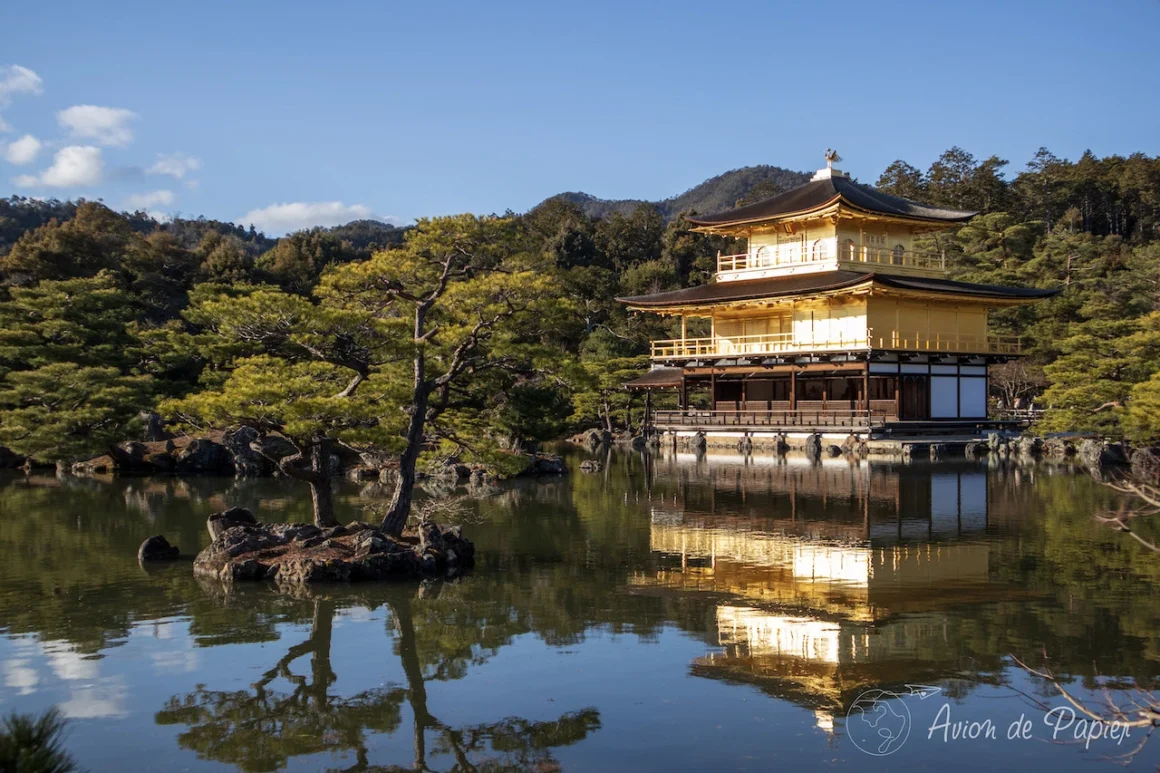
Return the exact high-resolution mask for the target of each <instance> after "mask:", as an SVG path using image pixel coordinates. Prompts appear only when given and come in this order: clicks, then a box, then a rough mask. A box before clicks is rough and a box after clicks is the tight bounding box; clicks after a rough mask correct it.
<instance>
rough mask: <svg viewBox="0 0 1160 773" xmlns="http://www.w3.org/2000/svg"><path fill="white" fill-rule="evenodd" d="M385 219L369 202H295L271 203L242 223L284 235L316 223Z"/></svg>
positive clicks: (338, 223) (251, 211)
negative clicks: (372, 209)
mask: <svg viewBox="0 0 1160 773" xmlns="http://www.w3.org/2000/svg"><path fill="white" fill-rule="evenodd" d="M367 219H371V220H382V221H384V222H387V221H388V218H383V217H377V216H375V215H374V214H372V211H371V208H370V207H368V206H367V205H365V204H343V203H342V202H341V201H293V202H287V203H285V204H271V205H270V206H268V207H263V208H262V209H254V210H250V211H249V212H247V213H246V214H244V215H242V216H241V217H240V218H239V219H238V222H239V223H240V224H242V225H250V224H251V223H252V224H253V225H254V226H255V227H257V228H258V229H259V230H262V231H265V232H266V233H269V234H275V235H276V234H284V233H290V232H293V231H301V230H303V229H305V228H312V227H314V226H334V225H343V224H345V223H349V222H350V221H352V220H367Z"/></svg>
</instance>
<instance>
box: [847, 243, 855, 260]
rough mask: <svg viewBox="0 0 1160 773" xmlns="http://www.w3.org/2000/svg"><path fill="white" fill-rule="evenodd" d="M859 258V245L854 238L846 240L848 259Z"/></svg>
mask: <svg viewBox="0 0 1160 773" xmlns="http://www.w3.org/2000/svg"><path fill="white" fill-rule="evenodd" d="M857 259H858V245H856V244H854V240H853V239H847V240H846V260H857Z"/></svg>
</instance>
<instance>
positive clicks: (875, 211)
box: [688, 154, 976, 282]
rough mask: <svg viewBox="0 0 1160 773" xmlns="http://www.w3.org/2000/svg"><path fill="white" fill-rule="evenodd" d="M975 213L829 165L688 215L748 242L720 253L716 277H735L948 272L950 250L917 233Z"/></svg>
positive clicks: (706, 228)
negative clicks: (738, 203)
mask: <svg viewBox="0 0 1160 773" xmlns="http://www.w3.org/2000/svg"><path fill="white" fill-rule="evenodd" d="M834 157H835V158H836V156H834ZM827 158H828V159H830V158H831V154H828V155H827ZM975 214H976V213H974V212H966V211H961V210H952V209H945V208H940V207H930V206H926V205H924V204H919V203H918V202H915V201H911V200H909V199H904V198H901V197H898V196H893V195H890V194H887V193H884V192H882V191H880V190H877V189H875V188H872V187H870V186H867V185H862V184H860V183H856V182H854V181H852V180H851V179H850V177H849V175H847V174H846V173H845V172H842V171H840V170H838V169H834V168H832V166H827V167H826V168H825V169H820V170H818V172H817V173H816V174H815V175H814V177H813V179H811V180H810V181H809V182H808V183H806V184H804V185H801V186H798V187H797V188H794V189H792V190H789V191H786V192H784V193H781V194H779V195H777V196H774V197H772V198H769V199H765V200H763V201H759V202H757V203H755V204H750V205H747V206H743V207H738V208H736V209H733V210H730V211H728V212H722V213H719V214H715V215H706V216H690V217H689V218H688V219H689V221H690V222H691V223H693V225H694V226H695V227H696V230H698V231H701V232H704V233H714V234H722V235H728V236H733V237H736V238H740V239H744V240H745V243H746V249H745V251H744V252H741V253H738V254H733V255H718V260H717V277H716V279H717V281H718V282H729V281H737V280H746V279H763V278H768V277H780V276H792V275H795V274H806V273H816V272H825V271H837V270H847V271H862V272H875V273H880V274H881V273H888V274H898V275H904V276H907V275H909V276H926V277H940V276H945V274H946V264H945V260H944V257H943V255H942V254H940V253H937V252H925V251H923V250H922V249H920V247H919V244H918V241H917V238H918V237H919V236H921V235H922V234H925V233H929V232H931V231H935V230H939V229H943V228H948V227H953V226H956V225H961V224H962V223H964V222H965V221H967V220H969V219H970V218H971V217H973V216H974V215H975Z"/></svg>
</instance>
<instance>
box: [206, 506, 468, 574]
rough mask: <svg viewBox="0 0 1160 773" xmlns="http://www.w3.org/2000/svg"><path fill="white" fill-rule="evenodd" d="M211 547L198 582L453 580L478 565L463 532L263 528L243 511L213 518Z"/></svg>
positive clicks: (356, 525) (423, 526)
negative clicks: (393, 533) (397, 535)
mask: <svg viewBox="0 0 1160 773" xmlns="http://www.w3.org/2000/svg"><path fill="white" fill-rule="evenodd" d="M208 527H209V533H210V536H211V537H212V538H213V541H212V542H211V543H210V544H209V546H208V547H206V548H205V549H204V550H202V551H201V552H200V553H199V554H198V555H197V558H195V559H194V562H193V573H194V576H196V577H200V578H204V579H213V580H218V581H221V582H225V583H232V582H234V581H245V580H252V581H257V580H266V581H270V582H274V583H275V584H277V585H282V586H285V585H300V584H303V583H311V582H356V581H360V580H387V579H396V578H397V579H409V578H419V577H443V576H454V575H455V574H458V573H459V572H461V571H462V570H464V569H468V568H470V567H471V566H472V564H473V563H474V559H475V546H474V545H473V544H472V543H471V541H470V540H467V539H465V538H464V537H463V535H462V532H461V530H460V528H459V527H457V526H455V527H440V526H438V525H436V524H433V523H427V522H424V523H420V524H419V525H418V526H417V527H416V528H415V529H414V530H410V531H405V532H404V533H403V534H402V535H401V536H399V537H393V536H389V535H387V534H385V533H383V532H382V531H381V530H380V529H379V528H378V527H377V526H374V525H372V524H369V523H363V522H360V521H355V522H353V523H349V524H347V525H345V526H332V527H329V528H319V527H317V526H314V525H312V524H302V523H276V524H263V523H259V522H258V521H257V519H256V518H254V516H253V514H252V513H250V512H249V511H248V510H245V509H243V508H233V509H232V510H227V511H225V512H223V513H215V514H214V515H211V516H210V517H209V521H208Z"/></svg>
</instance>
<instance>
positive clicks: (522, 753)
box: [156, 589, 600, 771]
mask: <svg viewBox="0 0 1160 773" xmlns="http://www.w3.org/2000/svg"><path fill="white" fill-rule="evenodd" d="M386 605H387V608H388V609H389V610H390V612H391V620H392V625H393V627H394V631H395V649H396V652H397V655H398V657H399V660H400V662H401V664H402V668H403V673H404V675H405V679H406V686H405V687H392V688H380V689H374V690H367V691H364V692H361V693H358V694H357V695H354V696H351V697H342V696H340V695H336V694H333V693H332V691H331V687H332V685H333V684H334V682H335V681H336V675H335V672H334V670H333V668H332V665H331V658H330V646H331V638H332V621H333V618H334V614H335V604H334V602H333V601H332V600H329V599H315V600H314V601H313V612H312V617H311V625H310V634H309V636H308V637H307V638H306V640H305V641H302V642H300V643H299V644H296V645H294V646H292V647H290V648H289V649H288V650H287V651H286V653H285V654H284V655H283V656H282V658H281V659H280V660H279V661H278V662H277V663H275V664H274V665H273V666H272V667H271V668H270V669H269V670H268V671H266V672H265V673H264V674H263V675H262V678H261V679H259V680H258V681H257V682H256V683H255V684H253V685H251V687H250V689H248V690H237V691H215V690H208V689H206V688H204V687H201V688H198V689H197V690H195V691H194V692H192V693H189V694H187V695H184V696H176V697H174V698H172V699H171V700H170V701H169V703H168V704H167V705H166V707H165V708H164V709H163V710H162V711H160V712H158V714H157V717H156V719H157V722H158V723H159V724H183V725H188V726H189V729H188V730H186V731H184V732H182V733H181V734H180V735H179V736H178V741H179V743H180V744H181V745H182V746H184V747H186V748H189V749H192V750H194V751H196V752H197V753H198V754H199V755H200V756H201V757H203V758H207V759H212V760H216V761H219V762H225V763H230V764H234V765H237V766H239V767H240V768H242V769H243V770H247V771H267V770H275V769H277V768H279V767H282V766H284V765H285V764H286V762H287V761H288V760H289V759H290V758H291V757H296V756H301V755H311V754H319V753H322V752H330V753H339V752H352V753H353V755H354V764H353V766H351V767H347V768H344V770H349V771H373V770H389V769H399V768H382V767H378V766H373V765H371V764H370V762H369V755H368V747H367V734H368V733H393V732H395V731H397V730H399V729H400V726H401V707H402V704H403V703H404V702H406V703H407V704H408V706H409V708H410V710H411V716H412V727H411V733H412V738H413V747H414V762H413V769H414V770H431V769H432V768H431V765H430V762H429V758H430V757H431V756H444V757H447V758H448V759H449V760H450V761H451V767H450V769H451V770H455V771H474V770H539V771H544V770H553V769H556V768H557V767H558V764H557V763H556V761H555V759H554V757H553V755H552V750H553V749H554V748H556V747H559V746H564V745H568V744H572V743H576V742H577V741H580V740H582V739H583V738H585V737H587V735H588V734H589V733H590V732H592V731H594V730H596V729H597V728H599V727H600V718H599V713H598V712H597V711H596V710H595V709H591V708H590V709H584V710H582V711H578V712H571V713H566V714H563V715H561V716H560V717H558V718H556V719H553V720H550V721H531V720H527V719H523V718H519V717H506V718H502V719H499V720H498V721H494V722H486V723H480V724H473V725H465V726H452V725H449V724H447V723H444V722H442V721H441V720H439V719H438V718H437V717H436V716H435V713H434V712H433V711H432V709H431V708H430V707H429V706H428V701H427V684H428V683H429V682H431V681H442V680H448V679H458V678H461V677H463V676H465V675H466V672H467V666H468V663H469V662H478V661H479V660H482V659H484V658H486V656H487V653H488V652H489V651H494V650H495V649H497V648H498V646H499V643H498V642H494V641H493V642H491V643H490V644H487V643H483V642H480V641H478V640H477V641H475V642H471V641H467V640H463V641H459V640H456V639H455V638H452V639H451V640H447V639H445V638H444V637H445V634H446V633H447V632H448V628H446V627H445V626H444V625H442V624H441V620H442V618H443V614H445V612H446V610H445V609H443V608H442V607H441V605H439V604H438V601H437V600H432V599H424V600H422V601H419V602H416V600H415V598H414V590H413V589H412V590H411V591H410V592H398V593H396V592H391V593H389V594H388V595H387V600H386ZM417 610H418V612H419V614H418V615H417V614H416V612H417ZM417 617H418V619H417ZM486 629H487V626H482V627H481V626H471V627H469V628H468V629H467V631H468V632H469V633H468V635H470V631H472V630H474V631H475V632H477V633H478V632H480V631H484V630H486ZM454 630H456V631H460V632H462V631H463V630H464V629H463V628H462V627H460V626H454ZM509 638H510V637H509ZM307 655H309V657H310V663H309V673H308V674H299V673H297V672H296V670H295V668H294V664H295V662H296V661H298V660H300V659H301V658H303V657H306V656H307ZM276 679H281V680H284V681H285V682H287V683H289V684H290V685H292V686H293V689H292V690H290V691H288V692H287V691H278V690H275V689H272V688H271V685H272V684H273V683H274V682H275V680H276Z"/></svg>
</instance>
